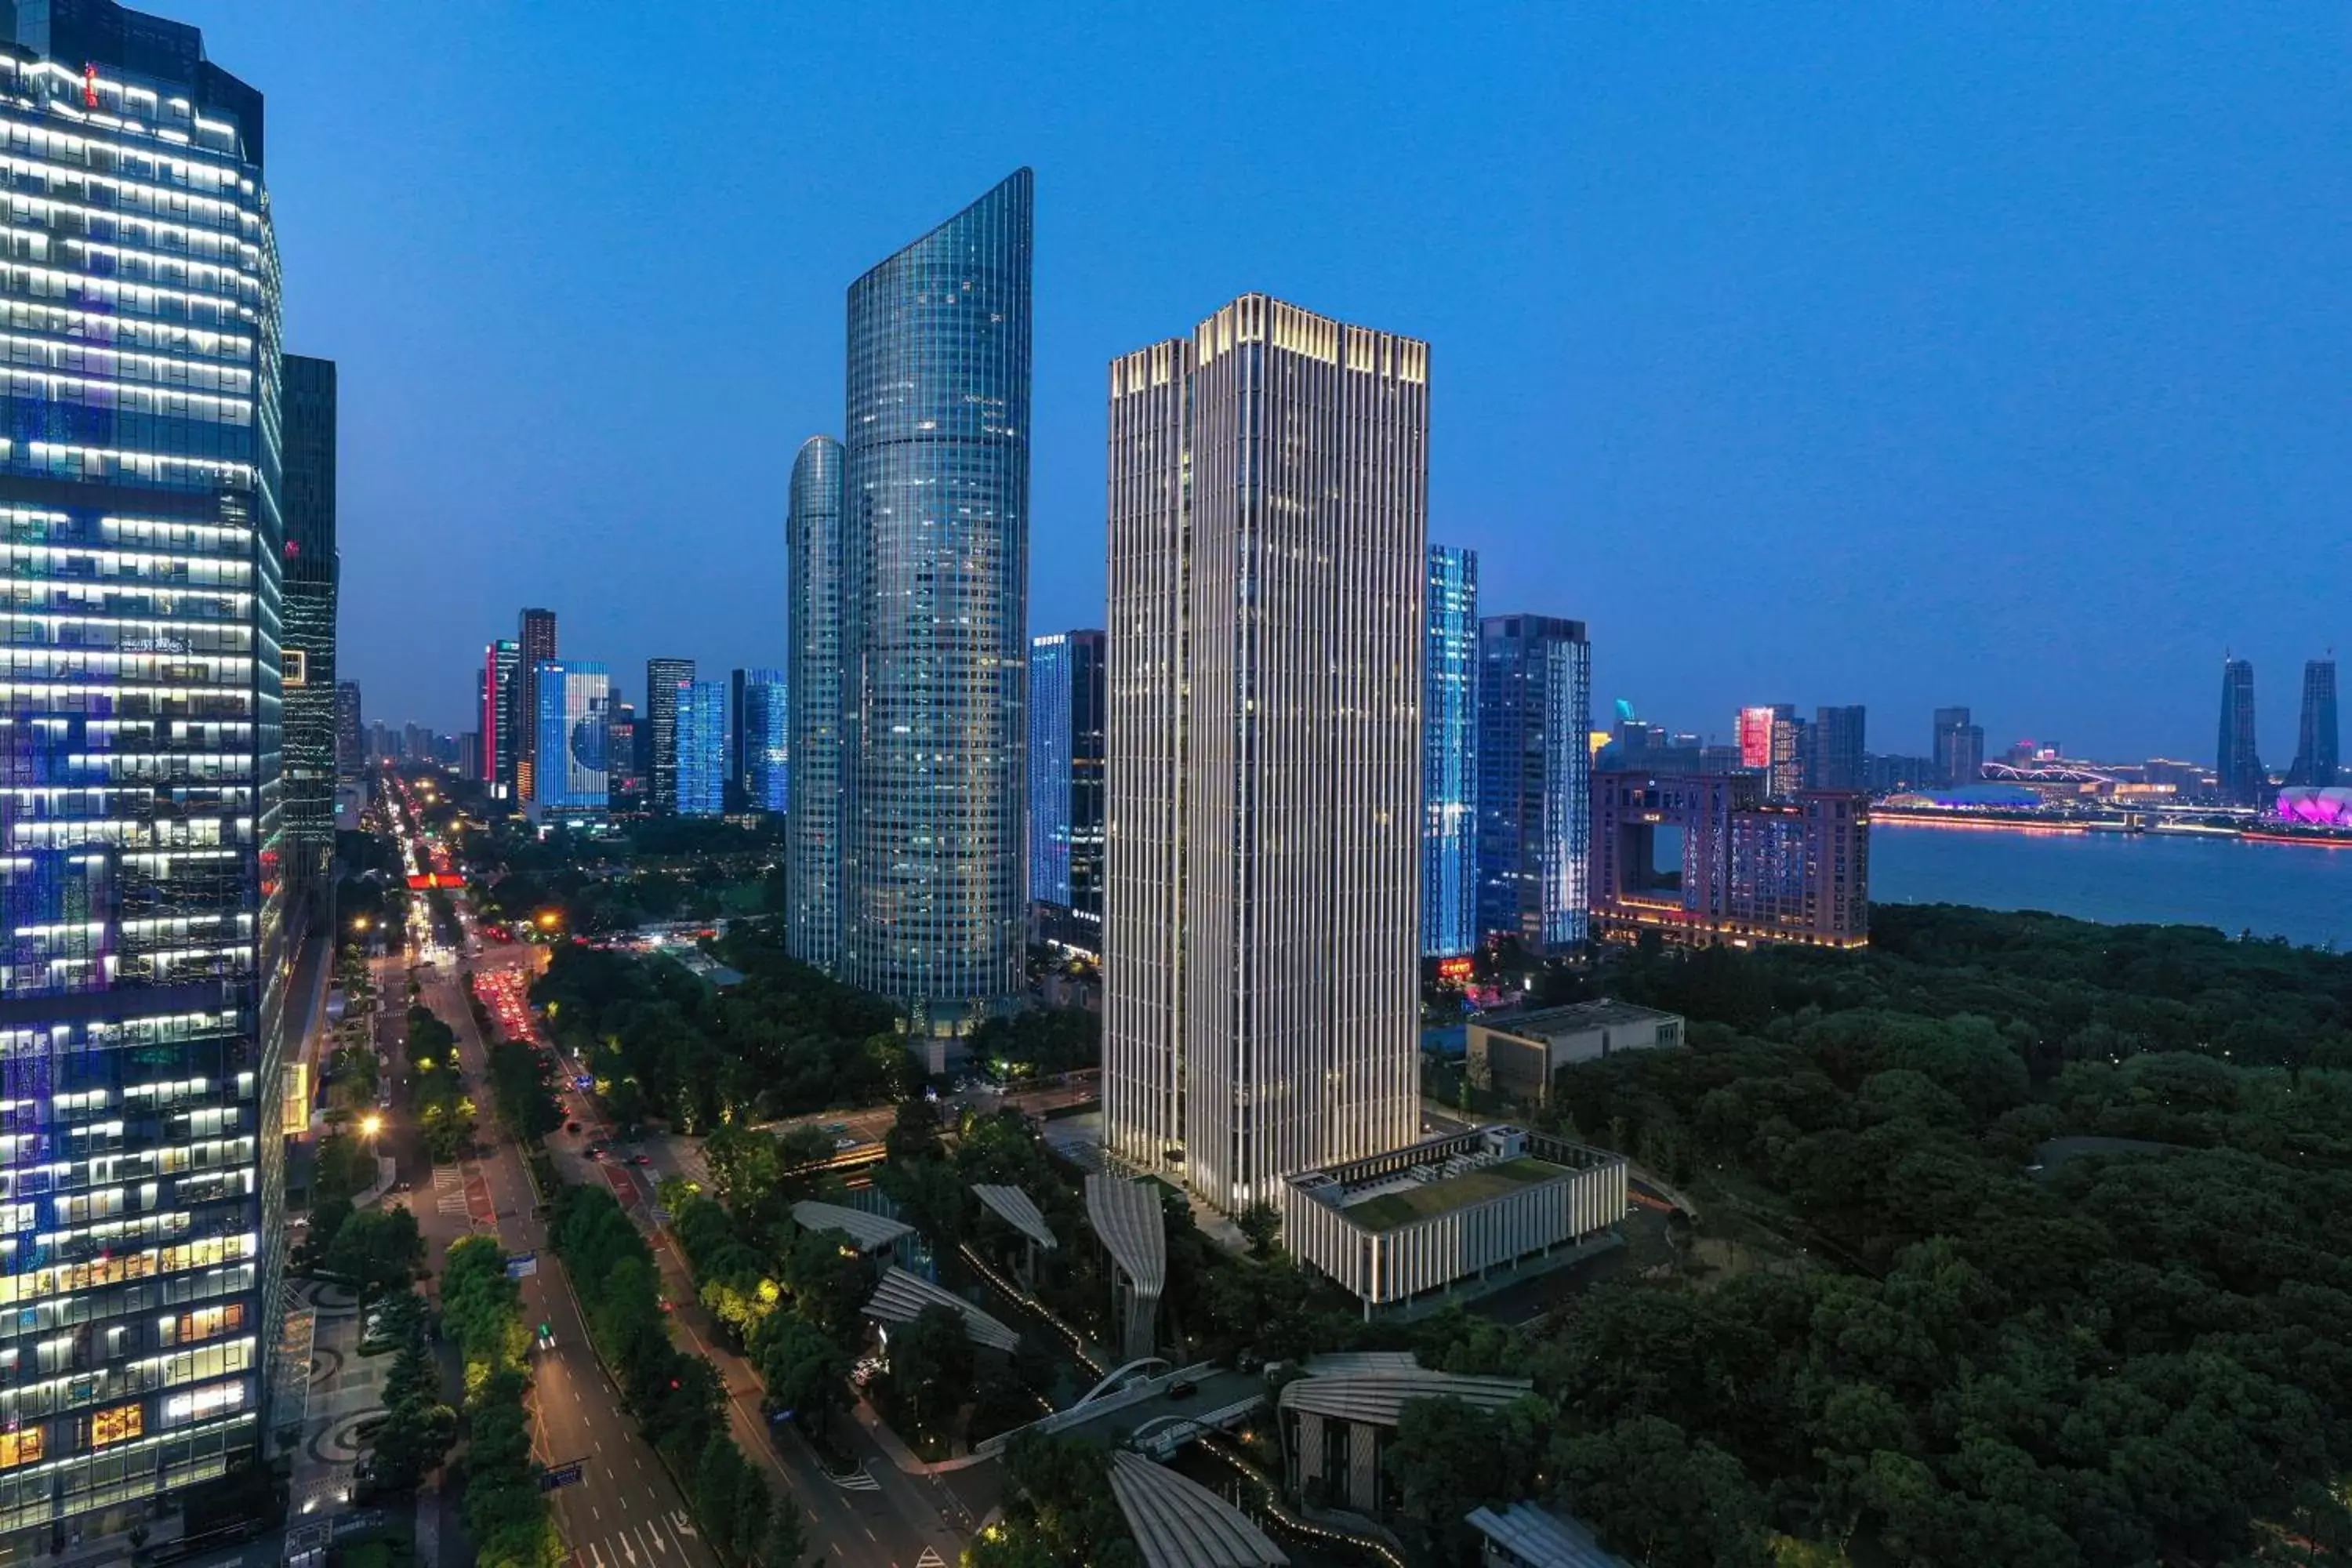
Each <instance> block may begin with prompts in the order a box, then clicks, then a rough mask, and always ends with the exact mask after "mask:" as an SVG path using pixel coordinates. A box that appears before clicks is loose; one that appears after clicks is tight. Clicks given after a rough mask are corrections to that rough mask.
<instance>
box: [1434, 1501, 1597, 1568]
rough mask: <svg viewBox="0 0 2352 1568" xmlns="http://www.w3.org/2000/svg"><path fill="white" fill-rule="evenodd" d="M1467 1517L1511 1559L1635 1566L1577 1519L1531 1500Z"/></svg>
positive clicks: (1579, 1566) (1554, 1567)
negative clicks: (1563, 1517) (1564, 1516)
mask: <svg viewBox="0 0 2352 1568" xmlns="http://www.w3.org/2000/svg"><path fill="white" fill-rule="evenodd" d="M1464 1521H1465V1523H1467V1524H1468V1525H1469V1526H1470V1528H1471V1529H1473V1530H1475V1531H1477V1532H1478V1533H1479V1534H1481V1535H1483V1536H1485V1537H1486V1539H1487V1540H1488V1541H1490V1542H1493V1543H1494V1544H1495V1545H1496V1546H1498V1547H1500V1548H1502V1549H1503V1551H1504V1552H1505V1553H1506V1554H1507V1557H1506V1560H1507V1561H1508V1562H1512V1563H1531V1564H1533V1565H1534V1568H1632V1565H1631V1564H1629V1563H1627V1562H1626V1561H1625V1560H1624V1559H1623V1558H1622V1557H1620V1556H1618V1555H1617V1554H1616V1553H1615V1552H1610V1551H1607V1550H1605V1549H1604V1548H1603V1547H1602V1546H1601V1542H1598V1541H1595V1540H1594V1539H1593V1538H1592V1531H1589V1530H1587V1529H1585V1528H1584V1526H1583V1525H1581V1524H1580V1523H1578V1522H1577V1521H1575V1520H1572V1519H1562V1518H1561V1517H1560V1516H1559V1515H1558V1514H1556V1513H1554V1512H1552V1511H1551V1510H1549V1509H1544V1508H1538V1507H1537V1506H1536V1505H1535V1504H1534V1503H1531V1502H1515V1503H1513V1504H1512V1505H1511V1506H1510V1507H1508V1508H1507V1509H1504V1510H1501V1511H1500V1512H1499V1513H1498V1512H1496V1510H1493V1509H1491V1508H1485V1507H1480V1508H1474V1509H1472V1510H1470V1511H1469V1513H1468V1514H1466V1515H1465V1516H1464Z"/></svg>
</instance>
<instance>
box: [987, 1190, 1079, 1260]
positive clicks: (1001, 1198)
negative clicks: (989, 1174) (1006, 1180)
mask: <svg viewBox="0 0 2352 1568" xmlns="http://www.w3.org/2000/svg"><path fill="white" fill-rule="evenodd" d="M971 1195H972V1196H973V1197H976V1198H978V1199H979V1200H980V1201H981V1204H982V1206H984V1207H985V1208H986V1209H987V1210H988V1212H989V1213H991V1214H992V1215H995V1216H996V1217H997V1218H999V1219H1001V1220H1003V1222H1004V1223H1005V1224H1007V1225H1009V1226H1012V1227H1013V1229H1015V1230H1017V1231H1019V1232H1020V1233H1021V1234H1022V1235H1024V1236H1025V1237H1028V1238H1029V1239H1030V1240H1032V1241H1034V1242H1035V1243H1036V1244H1037V1245H1038V1246H1039V1247H1043V1248H1045V1250H1046V1251H1048V1252H1050V1251H1052V1250H1054V1248H1055V1247H1056V1246H1057V1245H1058V1244H1057V1243H1056V1242H1055V1240H1054V1231H1053V1227H1052V1226H1048V1225H1047V1224H1046V1223H1045V1215H1044V1214H1043V1213H1041V1212H1040V1211H1039V1210H1038V1207H1037V1205H1036V1203H1035V1202H1034V1200H1033V1199H1032V1198H1031V1197H1030V1196H1029V1194H1027V1193H1024V1192H1023V1191H1022V1190H1021V1189H1020V1188H1019V1187H1003V1186H995V1185H992V1184H989V1183H986V1182H974V1183H973V1184H971Z"/></svg>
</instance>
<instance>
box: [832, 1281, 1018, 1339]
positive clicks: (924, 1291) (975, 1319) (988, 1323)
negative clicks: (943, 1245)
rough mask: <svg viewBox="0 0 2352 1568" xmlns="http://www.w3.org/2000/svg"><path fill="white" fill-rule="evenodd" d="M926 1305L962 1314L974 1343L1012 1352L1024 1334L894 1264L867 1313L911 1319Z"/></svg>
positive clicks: (883, 1318)
mask: <svg viewBox="0 0 2352 1568" xmlns="http://www.w3.org/2000/svg"><path fill="white" fill-rule="evenodd" d="M927 1307H945V1308H947V1309H949V1310H950V1311H953V1312H957V1313H959V1314H961V1316H962V1318H963V1331H964V1333H965V1335H966V1337H968V1338H969V1339H970V1340H971V1342H972V1343H974V1344H976V1345H987V1346H989V1347H990V1348H991V1349H992V1350H1000V1351H1003V1352H1005V1353H1006V1354H1008V1355H1009V1354H1011V1353H1012V1352H1013V1351H1014V1350H1015V1349H1016V1348H1018V1347H1019V1345H1020V1343H1021V1336H1020V1334H1019V1333H1017V1332H1016V1331H1013V1330H1012V1329H1008V1328H1006V1327H1005V1326H1004V1325H1003V1323H1000V1322H998V1321H996V1320H995V1319H994V1318H992V1317H990V1316H989V1315H988V1314H987V1313H986V1312H983V1311H982V1310H980V1309H979V1308H978V1307H975V1306H973V1305H972V1304H971V1302H969V1301H967V1300H964V1299H963V1298H962V1297H961V1296H959V1295H957V1294H956V1293H955V1292H954V1291H952V1290H949V1289H942V1288H941V1287H940V1286H937V1285H934V1284H932V1283H931V1282H930V1281H929V1280H928V1279H924V1278H923V1277H922V1276H921V1275H919V1274H909V1273H908V1272H907V1271H906V1270H905V1269H903V1268H891V1269H889V1270H888V1271H887V1272H886V1273H885V1274H884V1275H883V1276H882V1283H881V1284H879V1285H877V1286H876V1287H875V1288H874V1294H873V1297H872V1298H871V1299H870V1300H867V1301H866V1316H867V1317H869V1318H873V1319H875V1320H877V1321H880V1322H885V1323H911V1322H913V1321H915V1320H916V1319H917V1318H919V1317H921V1316H922V1315H923V1310H924V1309H925V1308H927Z"/></svg>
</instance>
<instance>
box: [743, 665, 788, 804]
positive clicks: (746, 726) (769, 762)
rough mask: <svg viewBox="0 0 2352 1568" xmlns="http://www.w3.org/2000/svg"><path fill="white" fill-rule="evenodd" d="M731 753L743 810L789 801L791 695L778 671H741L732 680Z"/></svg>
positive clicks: (781, 674) (780, 671) (782, 673)
mask: <svg viewBox="0 0 2352 1568" xmlns="http://www.w3.org/2000/svg"><path fill="white" fill-rule="evenodd" d="M732 705H733V708H734V712H735V718H734V726H735V728H734V735H735V739H734V753H735V756H736V758H737V759H738V761H737V763H736V764H735V765H736V767H737V768H738V769H740V774H741V782H740V784H739V785H738V787H739V788H740V789H741V791H742V793H743V807H744V809H745V810H747V811H761V812H770V813H782V812H784V811H787V810H789V809H790V807H791V805H792V784H791V781H792V754H793V749H792V693H791V691H790V689H789V688H788V687H787V685H786V683H785V679H784V672H783V671H782V670H781V669H739V670H737V671H736V672H735V677H734V682H733V704H732Z"/></svg>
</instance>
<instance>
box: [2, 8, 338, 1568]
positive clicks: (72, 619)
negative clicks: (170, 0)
mask: <svg viewBox="0 0 2352 1568" xmlns="http://www.w3.org/2000/svg"><path fill="white" fill-rule="evenodd" d="M0 37H5V39H6V41H7V42H9V43H10V44H11V45H13V46H14V47H11V48H9V49H6V50H0V121H5V124H6V127H7V141H6V143H5V148H0V157H5V161H6V164H7V170H8V176H9V178H8V189H9V201H10V203H11V204H12V211H11V216H10V217H9V219H8V221H9V224H10V225H11V226H10V228H9V230H8V235H9V238H8V242H7V254H6V259H5V262H0V309H5V312H6V320H7V330H8V333H9V340H8V341H9V351H10V352H9V353H8V355H7V360H8V363H7V364H6V366H5V371H0V378H5V391H0V395H5V405H6V419H5V425H0V518H5V528H6V543H5V567H0V571H5V578H6V583H7V592H8V598H9V605H10V616H11V620H10V632H9V637H8V639H7V647H6V648H5V651H4V652H0V669H5V678H0V687H4V688H5V712H0V736H5V748H6V758H7V782H6V787H5V788H0V838H5V842H6V848H5V856H0V917H5V918H0V931H5V950H0V951H4V952H5V956H0V1110H4V1111H5V1116H4V1117H0V1122H5V1125H0V1167H5V1171H4V1172H0V1183H5V1188H0V1197H5V1199H6V1200H7V1201H6V1202H5V1203H0V1303H5V1306H6V1308H7V1310H6V1313H5V1320H0V1321H5V1330H0V1532H5V1534H6V1536H7V1537H8V1540H7V1541H6V1542H5V1547H6V1550H7V1551H8V1552H10V1553H11V1554H12V1555H13V1554H26V1553H30V1552H42V1551H46V1552H63V1551H65V1550H67V1549H68V1546H69V1545H72V1544H82V1543H91V1544H94V1543H95V1542H96V1541H97V1538H99V1537H100V1536H101V1535H105V1534H108V1533H110V1532H114V1531H123V1530H127V1529H130V1528H131V1527H132V1526H133V1525H134V1524H136V1523H141V1522H144V1521H146V1520H147V1519H148V1518H149V1516H150V1515H151V1514H152V1511H153V1510H156V1509H157V1508H159V1507H164V1508H168V1506H169V1504H168V1502H166V1501H163V1500H161V1497H160V1494H167V1493H170V1492H173V1491H174V1490H177V1489H182V1488H184V1487H187V1486H189V1485H190V1484H192V1483H194V1482H197V1481H202V1480H205V1479H209V1478H211V1477H214V1476H217V1475H220V1474H221V1473H223V1471H224V1470H226V1468H228V1467H229V1466H231V1465H232V1464H235V1463H237V1462H239V1461H241V1460H244V1459H247V1458H252V1457H254V1456H255V1455H256V1454H257V1451H258V1450H259V1449H260V1448H261V1447H262V1446H263V1443H264V1439H265V1433H264V1429H263V1428H264V1422H263V1415H264V1411H263V1409H262V1405H263V1402H264V1383H263V1376H264V1372H265V1370H266V1368H265V1357H266V1354H267V1352H268V1347H269V1346H271V1345H272V1344H273V1343H274V1341H275V1336H276V1334H277V1332H278V1327H279V1319H280V1316H281V1310H280V1307H279V1301H280V1283H281V1280H280V1277H281V1272H282V1267H283V1264H284V1261H285V1260H284V1257H283V1248H284V1245H285V1243H284V1236H285V1214H284V1143H283V1137H282V1133H283V1126H282V1118H281V1112H280V1099H279V1085H278V1076H279V1074H278V1068H279V1064H280V1062H281V1060H282V1059H283V1054H284V1050H285V1042H284V1039H283V1037H282V1036H283V1029H284V1024H283V1004H284V997H285V993H286V989H287V983H288V980H289V972H290V969H291V966H292V959H293V952H294V948H295V943H294V942H292V941H291V940H290V938H289V931H288V930H287V926H286V915H287V888H286V879H287V877H288V875H289V866H288V863H287V862H288V856H289V844H288V840H287V837H286V810H285V803H284V800H283V797H282V793H281V788H282V786H281V784H280V779H281V755H280V747H281V739H282V728H283V724H284V722H285V718H286V713H285V707H284V696H285V692H284V677H285V664H284V661H283V656H284V653H285V647H284V636H285V626H284V620H283V616H284V615H285V602H284V593H285V578H284V570H283V563H284V562H285V560H286V551H287V545H288V544H289V542H291V541H292V540H293V537H294V536H292V535H290V534H289V532H288V531H287V528H286V525H285V521H284V519H283V517H282V515H281V511H280V483H281V479H280V473H279V455H280V454H279V431H280V418H281V408H280V403H279V342H278V336H279V333H278V250H277V242H276V240H275V238H274V237H273V234H272V229H271V221H270V212H269V204H268V197H267V196H266V195H265V194H264V185H263V174H262V151H263V144H262V99H261V95H260V94H259V93H258V92H257V91H255V90H254V89H251V88H249V87H247V85H245V84H244V83H243V82H241V81H239V80H238V79H236V78H235V77H233V76H231V75H230V74H229V73H228V72H226V71H225V70H223V69H221V68H219V67H218V66H216V65H214V64H213V63H212V62H210V61H209V60H207V59H206V58H205V54H204V44H203V37H202V35H201V34H200V33H199V32H198V31H197V30H196V29H195V28H194V27H189V26H182V25H180V24H178V23H175V22H171V21H167V20H164V19H163V18H162V17H156V16H142V15H141V14H139V13H136V12H131V11H125V10H123V9H121V8H120V7H118V6H116V5H111V4H108V3H106V0H74V3H70V4H69V3H67V0H49V3H44V0H18V3H17V4H16V5H10V6H7V7H5V8H0ZM328 689H332V688H331V685H330V686H329V687H328ZM121 1556H122V1557H123V1558H124V1559H126V1560H127V1557H128V1550H127V1549H124V1550H123V1551H122V1552H121Z"/></svg>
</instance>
